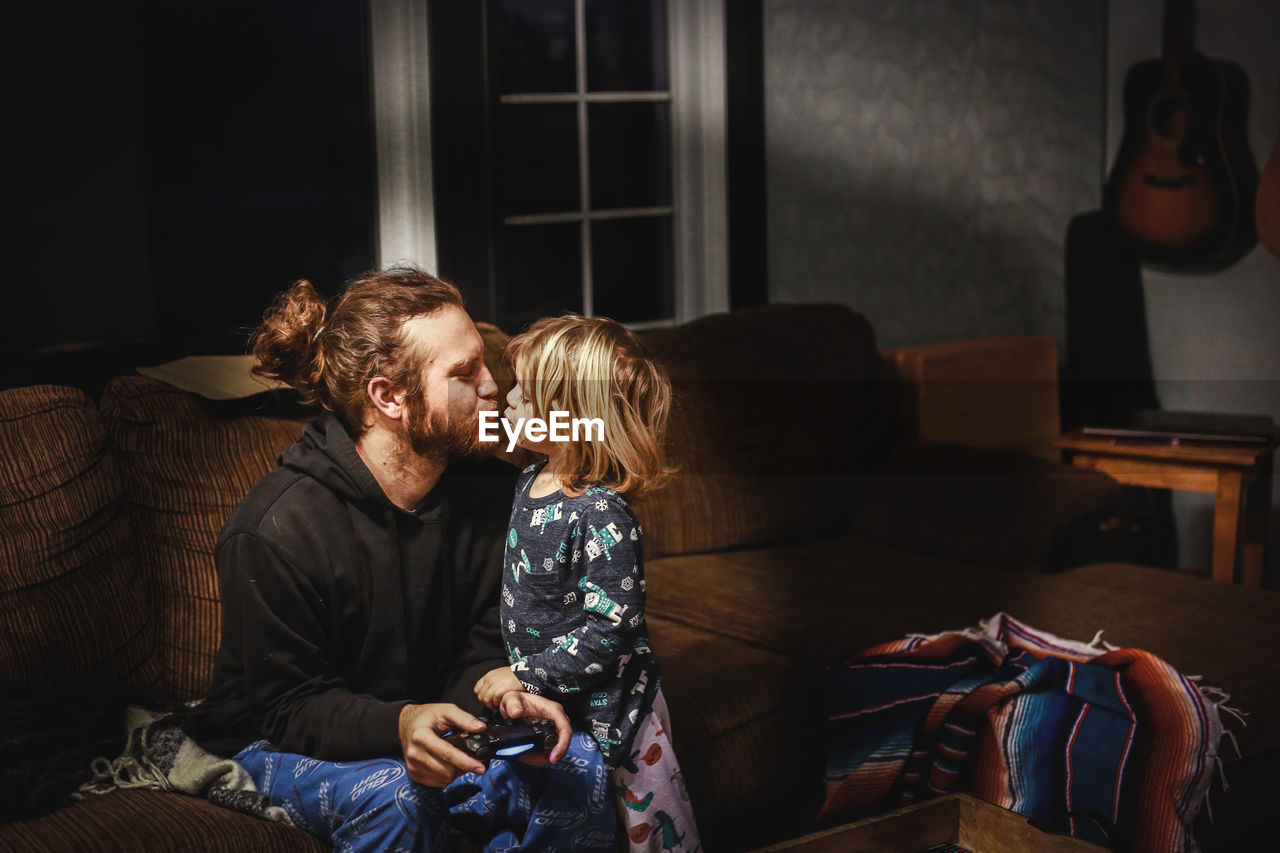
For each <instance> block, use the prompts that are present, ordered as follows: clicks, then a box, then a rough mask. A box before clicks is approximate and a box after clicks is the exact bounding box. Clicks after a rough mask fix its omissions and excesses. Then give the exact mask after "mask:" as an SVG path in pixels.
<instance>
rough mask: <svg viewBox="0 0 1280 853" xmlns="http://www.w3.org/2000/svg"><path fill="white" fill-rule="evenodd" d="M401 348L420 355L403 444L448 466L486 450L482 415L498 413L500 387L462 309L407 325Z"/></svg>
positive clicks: (407, 405) (450, 309)
mask: <svg viewBox="0 0 1280 853" xmlns="http://www.w3.org/2000/svg"><path fill="white" fill-rule="evenodd" d="M404 337H405V342H406V344H407V345H408V346H412V347H414V348H415V349H416V351H417V352H419V353H422V354H424V356H425V358H424V359H423V362H422V394H421V395H419V396H416V397H407V398H406V399H405V401H404V402H405V414H406V417H405V419H404V421H403V425H404V433H403V435H404V438H405V440H406V442H407V443H408V445H409V447H410V449H412V450H413V452H414V453H416V454H417V455H419V456H422V457H426V458H430V459H438V460H442V461H445V462H448V461H449V460H451V459H457V458H459V457H462V456H468V455H471V454H474V453H476V452H477V451H479V450H481V449H482V448H485V447H487V445H482V444H481V443H480V439H479V426H480V412H482V411H490V412H495V411H497V410H498V402H497V400H498V383H497V382H495V381H494V380H493V375H492V374H490V373H489V368H487V367H485V364H484V341H483V340H481V338H480V333H479V332H477V331H476V327H475V324H474V323H472V322H471V318H470V317H468V316H467V313H466V312H465V311H463V310H461V309H460V308H454V307H452V306H450V307H447V308H443V309H441V310H439V311H437V312H436V313H434V314H432V315H430V316H428V317H415V318H414V319H412V320H409V321H408V322H406V323H405V329H404Z"/></svg>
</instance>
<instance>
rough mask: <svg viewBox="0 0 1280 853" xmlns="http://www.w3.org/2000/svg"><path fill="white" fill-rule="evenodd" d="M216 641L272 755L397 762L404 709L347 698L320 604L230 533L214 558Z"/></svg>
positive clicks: (254, 543)
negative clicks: (231, 651) (232, 655)
mask: <svg viewBox="0 0 1280 853" xmlns="http://www.w3.org/2000/svg"><path fill="white" fill-rule="evenodd" d="M215 556H216V560H217V564H218V578H219V583H220V585H221V587H222V607H223V613H222V619H223V643H231V644H234V645H236V646H238V648H236V649H235V652H236V657H237V658H238V659H239V660H240V661H241V662H242V664H243V667H244V672H243V679H244V693H245V698H246V700H247V701H248V703H249V706H250V714H251V717H252V719H253V721H254V724H255V726H257V727H258V728H259V730H260V732H261V734H262V736H263V737H265V738H266V739H267V740H269V741H270V742H271V743H272V744H273V745H274V746H275V747H276V748H278V749H281V750H284V751H287V752H297V753H301V754H303V755H310V756H314V757H316V758H321V759H324V760H327V761H343V760H353V759H359V758H370V757H374V756H385V755H399V754H400V752H401V747H400V738H399V725H398V723H399V716H400V711H401V709H402V708H403V707H404V706H405V705H406V704H407V702H405V701H390V702H388V701H383V700H381V699H378V698H376V697H374V696H370V695H368V694H364V693H356V692H354V691H352V690H351V689H350V688H349V687H348V685H347V683H346V682H345V681H344V679H343V678H342V677H341V676H340V675H339V674H338V667H337V666H336V665H335V663H334V661H333V660H332V658H331V654H332V650H331V649H330V645H331V639H330V625H329V622H330V617H329V612H328V608H327V606H326V604H325V601H324V598H323V597H322V596H321V595H320V594H319V592H318V591H317V590H316V589H315V587H314V586H313V585H312V584H311V582H310V581H309V580H308V579H307V578H306V577H305V576H304V575H303V573H302V572H300V571H298V569H297V567H295V566H294V565H292V564H291V563H290V561H289V560H288V559H287V558H286V556H285V555H284V554H282V553H281V552H280V551H279V550H278V549H277V548H275V547H274V546H273V545H271V544H270V543H268V542H266V541H265V540H263V539H262V538H260V537H258V536H256V535H254V534H252V533H236V534H233V535H232V536H230V537H228V538H227V539H226V540H224V541H223V542H222V543H221V544H220V546H219V548H218V550H217V552H216V555H215Z"/></svg>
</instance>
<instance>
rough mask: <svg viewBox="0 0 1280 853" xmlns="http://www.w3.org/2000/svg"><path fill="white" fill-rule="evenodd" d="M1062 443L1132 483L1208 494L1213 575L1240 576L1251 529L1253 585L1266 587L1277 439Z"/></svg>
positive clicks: (1084, 438)
mask: <svg viewBox="0 0 1280 853" xmlns="http://www.w3.org/2000/svg"><path fill="white" fill-rule="evenodd" d="M1054 444H1055V445H1056V446H1057V447H1058V448H1060V449H1061V450H1062V451H1063V454H1064V455H1065V456H1066V458H1067V461H1068V462H1070V463H1071V464H1072V465H1075V466H1077V467H1081V468H1094V469H1097V470H1098V471H1103V472H1105V473H1107V474H1110V475H1111V476H1112V477H1114V478H1115V479H1116V480H1117V481H1118V482H1120V483H1124V484H1125V485H1130V486H1148V487H1151V488H1157V489H1180V490H1183V491H1192V492H1208V493H1209V494H1212V495H1215V496H1216V501H1215V504H1214V511H1213V579H1214V580H1216V581H1223V582H1226V583H1230V582H1232V581H1234V580H1235V574H1236V571H1235V569H1236V566H1235V562H1236V549H1237V546H1238V544H1239V542H1240V540H1241V534H1242V533H1243V540H1244V559H1243V563H1244V567H1243V572H1242V580H1243V582H1244V585H1245V586H1251V587H1260V586H1262V567H1263V565H1264V562H1263V557H1264V552H1265V550H1266V544H1267V517H1268V515H1269V514H1270V512H1271V468H1272V457H1273V456H1274V454H1275V449H1276V444H1277V440H1276V438H1275V437H1274V436H1273V437H1272V438H1271V440H1270V441H1267V442H1263V443H1257V444H1244V443H1240V444H1227V443H1220V442H1211V441H1188V440H1183V441H1178V440H1176V439H1170V440H1163V439H1150V440H1149V439H1122V438H1107V437H1104V436H1097V435H1085V434H1084V433H1083V432H1081V431H1080V430H1074V431H1072V432H1069V433H1067V434H1066V435H1064V436H1062V437H1061V438H1058V439H1057V440H1056V441H1055V442H1054Z"/></svg>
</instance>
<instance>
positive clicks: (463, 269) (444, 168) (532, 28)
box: [371, 0, 728, 332]
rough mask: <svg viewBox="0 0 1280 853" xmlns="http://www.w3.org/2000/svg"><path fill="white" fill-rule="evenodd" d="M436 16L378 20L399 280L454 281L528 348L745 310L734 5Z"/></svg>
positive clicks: (656, 4) (514, 6)
mask: <svg viewBox="0 0 1280 853" xmlns="http://www.w3.org/2000/svg"><path fill="white" fill-rule="evenodd" d="M464 6H472V7H473V8H470V9H466V8H462V7H464ZM395 7H399V11H396V9H395ZM428 11H429V16H428V15H423V14H422V12H421V10H420V9H416V8H414V6H413V4H411V3H399V2H392V3H386V4H374V8H373V17H372V20H371V24H372V34H373V57H374V78H375V99H376V100H377V102H378V105H377V106H378V108H377V114H378V134H379V140H378V148H379V175H380V180H379V190H380V212H381V222H382V227H381V229H380V249H381V257H382V261H383V262H384V263H391V262H394V261H397V260H412V261H415V262H417V263H420V264H423V265H424V266H426V267H427V268H429V269H438V270H439V272H440V273H441V274H442V275H445V276H446V277H449V278H452V279H453V280H454V281H455V282H456V283H458V284H459V286H460V287H462V289H463V290H464V292H466V293H467V295H468V302H469V305H470V306H471V309H472V313H473V314H474V315H475V316H477V317H479V318H485V319H491V320H494V321H496V322H498V323H499V325H501V326H502V327H503V328H505V329H507V330H508V331H512V332H514V331H517V330H518V329H520V328H522V327H523V326H524V325H526V324H527V323H528V322H531V321H532V320H534V319H536V318H537V317H540V316H544V315H547V314H555V313H559V312H560V311H563V310H574V311H581V312H583V313H587V314H603V315H607V316H611V317H614V318H615V319H618V320H621V321H624V322H627V323H629V324H631V325H632V326H633V327H645V326H651V325H662V324H666V323H670V322H673V321H678V320H683V319H687V318H689V317H693V316H697V315H698V314H702V313H706V312H707V311H712V310H720V309H723V308H725V307H727V304H728V298H727V284H726V282H725V267H726V264H727V261H726V256H727V248H726V242H727V241H726V227H725V217H726V213H725V202H724V196H725V192H724V134H723V126H724V70H723V64H724V55H723V33H722V32H721V30H722V29H723V20H722V7H721V4H720V3H717V2H710V3H707V2H693V0H665V2H664V0H649V2H639V0H627V1H626V2H623V0H486V2H484V3H476V4H456V3H448V2H444V0H440V2H435V3H430V4H428ZM428 17H429V27H428V20H427V19H428ZM428 30H429V33H430V37H429V40H428V37H427V32H426V31H428ZM428 52H429V53H430V56H431V60H430V63H429V71H425V70H423V66H424V65H425V64H426V62H425V58H424V57H425V55H426V54H427V53H428ZM380 69H381V74H380ZM425 78H429V80H430V84H429V92H430V94H429V97H424V96H423V90H424V88H426V87H424V85H423V83H424V79H425ZM385 80H391V81H395V80H400V81H402V82H401V83H400V84H397V85H386V86H384V81H385ZM428 102H429V103H428ZM428 115H429V121H428V120H427V116H428ZM384 154H385V156H384ZM423 162H429V163H430V165H431V168H430V169H429V170H422V169H421V168H420V165H421V164H422V163H423ZM424 172H425V173H424ZM415 187H416V189H415ZM415 193H416V196H415Z"/></svg>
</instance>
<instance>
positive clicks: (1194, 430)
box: [1081, 409, 1276, 444]
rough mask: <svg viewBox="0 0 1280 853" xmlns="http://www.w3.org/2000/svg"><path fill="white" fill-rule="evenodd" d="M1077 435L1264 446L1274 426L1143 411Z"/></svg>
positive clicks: (1247, 418)
mask: <svg viewBox="0 0 1280 853" xmlns="http://www.w3.org/2000/svg"><path fill="white" fill-rule="evenodd" d="M1081 432H1083V433H1084V434H1085V435H1093V436H1099V437H1102V438H1115V439H1132V440H1141V441H1153V442H1154V441H1168V442H1174V441H1175V440H1176V441H1222V442H1231V443H1241V444H1265V443H1267V442H1268V441H1271V440H1273V439H1274V438H1275V437H1276V426H1275V422H1274V421H1273V420H1272V419H1271V417H1270V416H1268V415H1236V414H1219V413H1217V412H1164V411H1157V410H1154V409H1145V410H1142V411H1137V412H1134V413H1132V414H1131V415H1130V416H1129V417H1128V418H1125V419H1123V420H1118V421H1110V422H1106V423H1099V424H1087V425H1086V426H1084V428H1083V429H1082V430H1081Z"/></svg>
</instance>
